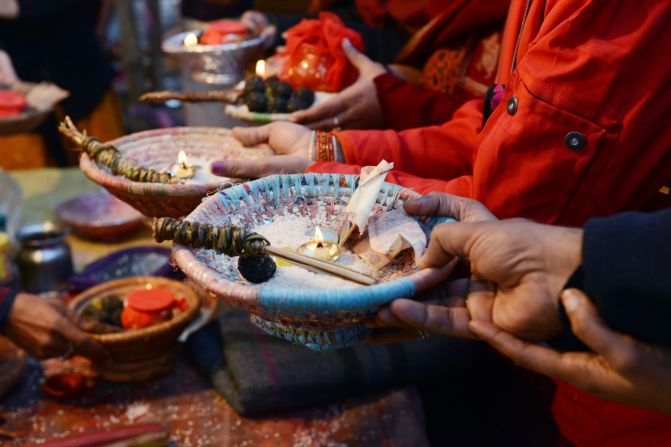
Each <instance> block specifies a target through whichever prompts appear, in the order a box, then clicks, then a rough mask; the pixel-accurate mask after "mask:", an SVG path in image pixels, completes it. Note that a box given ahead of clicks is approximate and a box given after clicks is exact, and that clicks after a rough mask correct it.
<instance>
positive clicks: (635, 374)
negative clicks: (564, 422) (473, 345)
mask: <svg viewBox="0 0 671 447" xmlns="http://www.w3.org/2000/svg"><path fill="white" fill-rule="evenodd" d="M561 300H562V302H563V303H564V308H565V309H566V313H567V314H568V318H569V320H570V322H571V329H572V331H573V333H574V334H575V335H576V336H577V337H578V338H579V339H580V340H582V341H583V342H584V343H585V344H586V345H587V346H588V347H589V348H590V349H591V350H592V351H593V353H585V352H568V353H560V352H557V351H554V350H552V349H549V348H546V347H543V346H540V345H536V344H533V343H528V342H526V341H523V340H521V339H519V338H517V337H515V336H514V335H512V334H509V333H507V332H505V331H503V330H501V329H499V328H497V327H495V326H494V325H492V324H490V323H486V322H482V321H477V320H474V321H472V322H471V323H470V328H471V330H472V331H473V332H475V333H476V334H477V335H478V336H479V337H480V338H481V339H482V340H484V341H486V342H487V343H489V344H490V345H491V346H493V347H494V348H495V349H496V350H498V351H500V352H501V353H502V354H504V355H505V356H507V357H510V358H511V359H512V360H513V361H514V362H515V363H516V364H517V365H519V366H522V367H524V368H528V369H530V370H532V371H536V372H538V373H540V374H545V375H547V376H550V377H553V378H555V379H559V380H562V381H564V382H567V383H569V384H570V385H573V386H575V387H576V388H579V389H581V390H584V391H587V392H588V393H590V394H593V395H595V396H597V397H599V398H601V399H606V400H613V401H616V402H622V403H625V404H630V405H634V406H638V407H645V408H650V409H652V410H656V411H660V412H662V413H666V414H670V415H671V351H669V350H668V349H664V348H661V347H656V346H651V345H648V344H645V343H641V342H640V341H638V340H635V339H633V338H631V337H629V336H627V335H623V334H620V333H618V332H615V331H613V330H611V329H609V328H608V327H607V326H606V324H605V323H604V322H603V320H602V319H601V318H600V317H599V315H598V311H597V309H596V307H595V306H594V304H593V303H592V302H591V301H590V299H589V298H587V296H585V295H584V294H583V293H582V292H580V291H579V290H575V289H568V290H566V291H564V293H563V294H562V296H561Z"/></svg>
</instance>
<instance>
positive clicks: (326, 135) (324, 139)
mask: <svg viewBox="0 0 671 447" xmlns="http://www.w3.org/2000/svg"><path fill="white" fill-rule="evenodd" d="M315 146H316V147H317V161H335V146H334V145H333V134H332V133H331V132H317V138H316V143H315Z"/></svg>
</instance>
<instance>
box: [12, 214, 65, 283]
mask: <svg viewBox="0 0 671 447" xmlns="http://www.w3.org/2000/svg"><path fill="white" fill-rule="evenodd" d="M16 236H17V239H18V241H19V245H20V247H19V253H18V255H17V264H18V269H19V276H20V278H21V288H22V289H23V290H24V291H26V292H29V293H42V292H50V291H56V290H64V289H66V287H67V280H68V278H70V276H71V275H72V273H73V268H72V254H71V252H70V246H69V245H68V243H67V242H66V241H65V236H66V233H65V231H64V230H63V229H62V228H61V227H59V226H58V225H56V224H55V223H53V222H43V223H37V224H29V225H26V226H24V227H22V228H20V229H19V231H18V232H17V235H16Z"/></svg>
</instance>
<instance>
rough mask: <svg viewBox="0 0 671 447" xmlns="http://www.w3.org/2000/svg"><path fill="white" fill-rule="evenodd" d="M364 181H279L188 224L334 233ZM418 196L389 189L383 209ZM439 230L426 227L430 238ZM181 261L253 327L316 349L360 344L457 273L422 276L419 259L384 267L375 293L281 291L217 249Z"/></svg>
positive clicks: (260, 183) (247, 189)
mask: <svg viewBox="0 0 671 447" xmlns="http://www.w3.org/2000/svg"><path fill="white" fill-rule="evenodd" d="M358 179H359V178H358V176H353V175H340V174H297V175H274V176H270V177H266V178H263V179H259V180H255V181H252V182H248V183H244V184H242V185H237V186H234V187H232V188H229V189H226V190H224V191H220V192H218V193H217V194H215V195H212V196H210V197H208V198H207V199H206V200H205V201H204V202H203V203H202V204H201V205H200V206H199V207H198V208H196V209H195V210H194V211H193V212H192V213H191V214H190V215H189V216H187V218H186V220H188V221H192V222H204V223H210V224H214V225H218V226H221V225H227V224H235V225H238V226H242V227H244V228H245V229H248V230H254V229H256V228H257V227H259V226H262V225H268V224H269V223H273V222H277V221H279V220H280V219H298V220H295V222H296V223H297V224H296V225H293V226H292V227H291V228H290V229H289V230H288V232H292V231H293V232H294V233H298V232H300V231H301V230H300V227H301V226H305V227H307V226H315V225H319V226H326V227H329V226H330V227H334V226H335V225H336V221H337V219H338V216H340V214H341V211H342V210H343V209H344V208H345V207H346V205H347V203H348V202H349V199H350V197H351V195H352V194H353V192H354V191H355V189H356V187H357V184H358ZM414 196H417V193H415V192H413V191H411V190H408V189H405V188H402V187H400V186H398V185H392V184H389V183H384V184H383V187H382V189H381V193H380V194H379V196H378V199H377V204H378V205H379V206H380V207H381V209H382V210H392V209H398V208H400V207H402V204H403V201H404V200H406V199H408V198H411V197H414ZM301 220H302V223H301ZM436 223H437V221H427V222H420V225H421V226H422V229H423V230H424V232H425V233H426V234H427V235H428V234H429V233H430V231H431V228H432V227H433V226H434V225H435V224H436ZM259 232H260V233H261V234H263V233H262V232H261V231H259ZM269 239H271V238H270V237H269ZM271 243H272V240H271ZM173 257H174V259H175V262H176V263H177V265H178V266H179V268H180V269H181V270H182V271H183V272H184V273H185V274H186V275H187V276H188V277H189V278H191V279H192V280H193V281H195V282H196V283H197V284H198V285H200V286H201V287H203V288H204V289H205V290H207V291H208V292H210V293H212V294H214V295H215V296H217V297H219V298H222V299H224V300H225V301H227V302H229V303H231V304H233V305H235V306H238V307H241V308H244V309H247V310H249V311H250V312H251V314H252V322H254V323H255V324H257V325H258V326H259V327H261V328H262V329H264V330H265V331H267V332H269V333H272V334H274V335H277V336H280V337H283V338H285V339H288V340H290V341H292V342H296V343H299V344H303V345H305V346H307V347H309V348H312V349H316V350H328V349H337V348H341V347H344V346H349V345H352V344H354V343H356V342H357V341H358V340H359V339H361V338H362V337H364V336H366V335H367V333H368V331H367V329H366V328H365V327H364V326H363V325H362V324H361V322H362V321H363V320H364V319H366V318H368V317H371V316H372V315H374V313H375V312H376V310H377V309H378V307H380V306H382V305H385V304H387V303H389V302H390V301H392V300H393V299H396V298H400V297H411V296H413V295H415V294H417V293H419V292H421V291H424V290H427V289H430V288H432V287H434V286H435V285H437V284H439V283H440V282H442V281H443V280H445V279H446V278H447V276H448V274H449V271H448V269H446V268H441V269H425V270H419V269H417V267H416V266H415V264H414V258H413V257H412V256H407V257H404V258H402V260H401V261H398V262H395V263H392V264H390V265H389V266H387V267H384V269H383V270H382V271H381V274H380V275H379V276H380V283H378V284H375V285H372V286H359V285H357V284H354V283H349V282H348V283H347V284H338V285H337V286H333V287H329V286H328V285H324V284H321V285H316V286H314V285H313V286H305V287H296V285H298V284H299V282H298V281H296V282H285V284H287V285H284V286H281V287H278V286H276V285H275V286H268V285H264V284H257V285H252V284H251V283H249V282H247V281H246V280H244V279H242V277H241V276H240V274H239V272H238V271H237V258H234V257H228V256H226V255H223V254H218V253H216V252H214V251H212V250H205V249H192V248H187V247H185V246H182V245H179V244H175V245H174V246H173ZM282 268H283V267H281V266H279V265H278V272H277V273H276V276H277V275H278V274H282V273H281V271H282ZM338 280H339V281H342V280H340V279H338ZM271 281H272V280H271ZM271 281H270V282H269V283H271Z"/></svg>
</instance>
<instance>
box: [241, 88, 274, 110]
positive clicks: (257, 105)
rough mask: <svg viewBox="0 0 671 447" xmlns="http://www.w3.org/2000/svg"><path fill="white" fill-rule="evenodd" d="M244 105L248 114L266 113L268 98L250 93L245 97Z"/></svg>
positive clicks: (257, 93)
mask: <svg viewBox="0 0 671 447" xmlns="http://www.w3.org/2000/svg"><path fill="white" fill-rule="evenodd" d="M245 104H247V107H248V108H249V111H250V112H267V111H268V98H266V96H265V95H264V94H263V93H259V92H250V93H248V94H247V96H245Z"/></svg>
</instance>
